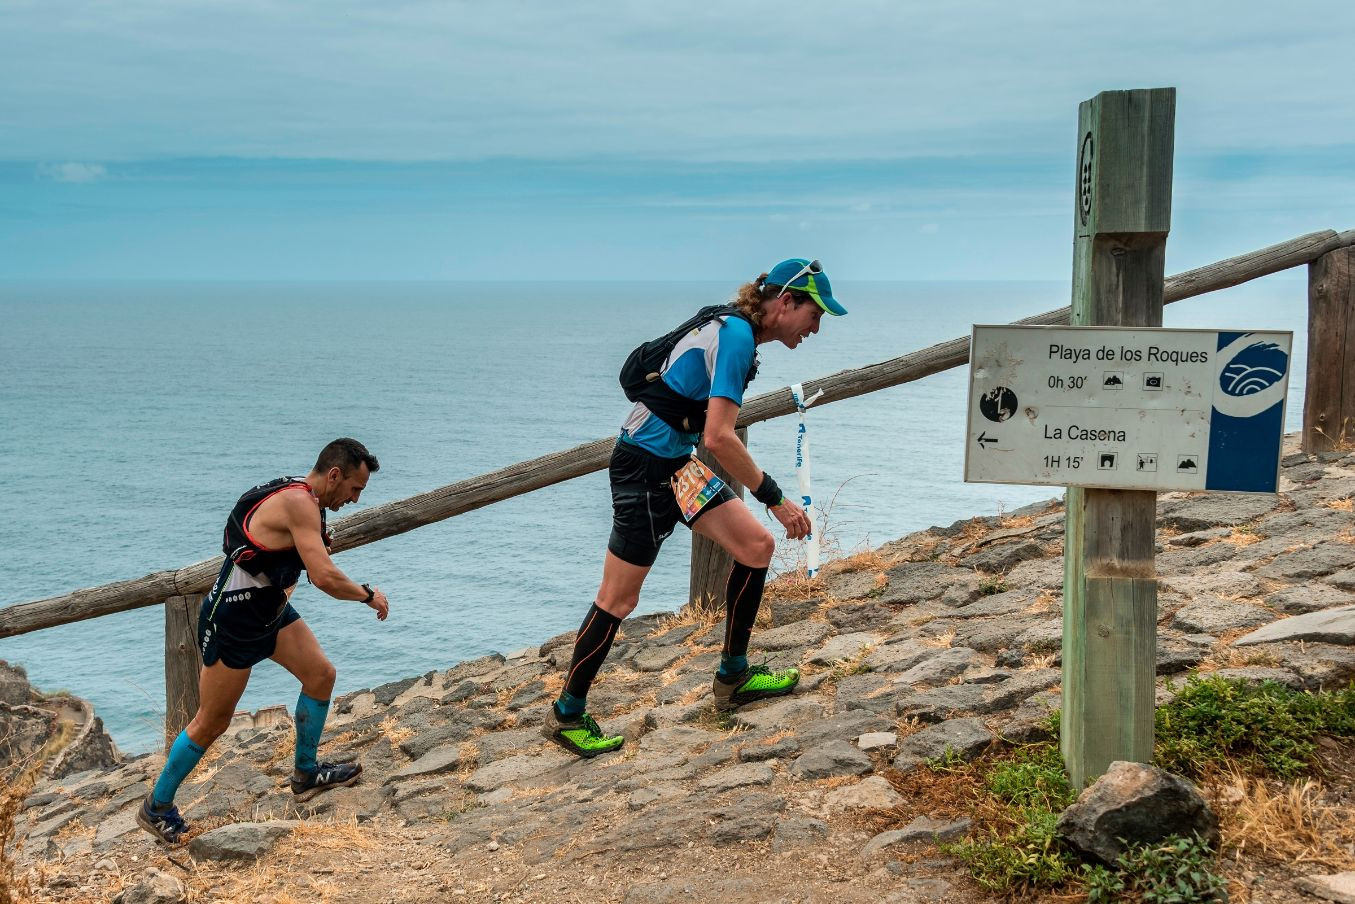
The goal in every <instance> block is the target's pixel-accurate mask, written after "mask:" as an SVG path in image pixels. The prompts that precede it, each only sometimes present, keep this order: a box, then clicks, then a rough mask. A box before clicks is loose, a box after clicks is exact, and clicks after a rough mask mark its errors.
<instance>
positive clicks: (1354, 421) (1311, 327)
mask: <svg viewBox="0 0 1355 904" xmlns="http://www.w3.org/2000/svg"><path fill="white" fill-rule="evenodd" d="M1352 440H1355V248H1349V247H1347V248H1339V249H1337V250H1336V251H1329V252H1328V253H1326V254H1324V255H1322V256H1321V257H1319V258H1318V259H1317V260H1315V261H1313V262H1312V263H1311V264H1309V265H1308V385H1307V389H1306V390H1305V392H1304V398H1303V451H1304V452H1325V451H1327V450H1329V449H1333V448H1335V447H1336V446H1338V445H1341V444H1343V443H1348V442H1350V441H1352Z"/></svg>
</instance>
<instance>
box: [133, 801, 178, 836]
mask: <svg viewBox="0 0 1355 904" xmlns="http://www.w3.org/2000/svg"><path fill="white" fill-rule="evenodd" d="M136 824H137V825H139V826H141V828H143V829H145V830H146V831H147V832H150V833H151V834H152V835H154V836H155V837H156V838H159V839H160V840H161V841H163V842H164V843H165V844H178V843H179V839H181V838H183V836H184V833H185V832H187V831H188V823H186V822H184V821H183V817H182V816H180V815H179V808H178V807H176V806H174V804H170V805H168V806H167V807H164V808H160V807H157V806H156V805H155V801H153V800H152V799H151V796H150V795H149V794H147V795H146V799H145V800H143V801H142V802H141V809H140V810H137V811H136Z"/></svg>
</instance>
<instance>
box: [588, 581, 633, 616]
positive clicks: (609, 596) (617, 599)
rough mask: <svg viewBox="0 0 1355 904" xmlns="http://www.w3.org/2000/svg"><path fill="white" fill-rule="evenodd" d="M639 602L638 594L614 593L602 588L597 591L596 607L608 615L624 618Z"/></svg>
mask: <svg viewBox="0 0 1355 904" xmlns="http://www.w3.org/2000/svg"><path fill="white" fill-rule="evenodd" d="M639 602H640V594H638V593H616V592H613V591H609V590H608V589H607V588H606V587H603V588H602V589H601V590H599V591H598V598H597V607H598V608H599V609H601V610H602V611H603V612H606V613H607V614H609V615H615V616H616V617H617V618H625V617H626V616H627V615H630V614H631V613H632V612H634V611H635V607H636V606H637V605H638V604H639Z"/></svg>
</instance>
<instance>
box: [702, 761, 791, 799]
mask: <svg viewBox="0 0 1355 904" xmlns="http://www.w3.org/2000/svg"><path fill="white" fill-rule="evenodd" d="M775 777H776V775H775V773H773V772H772V770H771V767H770V766H768V765H767V764H766V763H740V764H738V765H737V766H726V767H725V768H723V769H721V770H719V771H717V772H714V773H712V774H710V775H708V776H706V777H705V778H703V779H701V781H699V782H697V787H698V788H700V789H701V790H703V791H710V792H712V793H714V794H719V793H721V792H723V791H729V790H731V789H733V788H744V787H748V786H752V785H770V784H771V783H772V779H773V778H775Z"/></svg>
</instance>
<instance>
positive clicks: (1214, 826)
mask: <svg viewBox="0 0 1355 904" xmlns="http://www.w3.org/2000/svg"><path fill="white" fill-rule="evenodd" d="M1058 832H1059V834H1060V835H1062V836H1063V837H1064V838H1065V839H1066V840H1067V841H1068V843H1069V844H1071V845H1072V846H1073V847H1074V848H1075V849H1077V850H1079V851H1081V852H1082V853H1084V854H1086V855H1087V856H1090V857H1092V858H1094V859H1096V860H1098V861H1100V862H1101V863H1104V864H1106V865H1108V866H1109V865H1112V864H1114V862H1115V860H1116V858H1118V857H1119V856H1120V855H1121V854H1123V853H1124V852H1125V851H1126V849H1127V847H1132V846H1135V845H1142V844H1152V843H1154V842H1157V841H1161V840H1162V839H1163V838H1166V837H1167V836H1168V835H1181V836H1183V837H1189V836H1190V835H1193V834H1197V833H1198V834H1199V835H1200V837H1201V838H1203V839H1204V840H1205V841H1206V842H1208V843H1209V844H1210V845H1211V846H1213V847H1217V845H1218V843H1219V822H1218V818H1217V817H1215V816H1214V813H1213V811H1212V810H1210V809H1209V805H1208V804H1207V803H1206V802H1205V800H1204V798H1203V797H1201V796H1200V792H1199V791H1198V790H1197V789H1196V788H1195V786H1194V785H1192V784H1191V783H1190V782H1188V781H1186V780H1185V779H1183V778H1180V777H1179V776H1175V775H1172V774H1171V773H1170V772H1165V771H1163V770H1161V769H1158V768H1156V767H1153V766H1148V765H1145V764H1143V763H1126V762H1123V761H1118V762H1114V763H1111V764H1110V769H1109V770H1107V772H1106V774H1105V775H1103V776H1101V777H1100V778H1099V779H1097V780H1096V782H1095V783H1093V784H1092V785H1091V786H1090V787H1089V788H1087V789H1086V790H1085V791H1083V792H1082V794H1080V795H1079V796H1078V799H1077V801H1076V802H1075V803H1074V804H1073V805H1072V806H1071V807H1069V808H1068V809H1067V810H1065V811H1064V812H1063V815H1062V816H1060V817H1059V823H1058Z"/></svg>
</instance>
